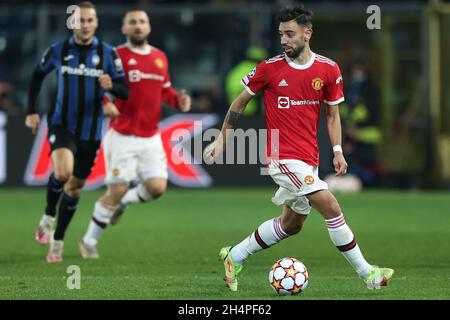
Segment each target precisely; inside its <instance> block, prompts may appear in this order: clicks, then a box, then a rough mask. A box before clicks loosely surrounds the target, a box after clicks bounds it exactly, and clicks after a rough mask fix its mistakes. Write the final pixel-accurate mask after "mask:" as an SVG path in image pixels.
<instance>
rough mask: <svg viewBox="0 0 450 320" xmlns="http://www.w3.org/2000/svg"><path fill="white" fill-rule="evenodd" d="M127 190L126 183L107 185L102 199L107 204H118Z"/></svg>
mask: <svg viewBox="0 0 450 320" xmlns="http://www.w3.org/2000/svg"><path fill="white" fill-rule="evenodd" d="M127 191H128V185H126V184H114V185H109V186H108V189H107V192H106V194H105V196H104V197H103V198H102V199H103V200H102V201H103V202H105V203H107V204H109V205H118V204H119V203H120V200H121V199H122V198H123V196H124V195H125V193H126V192H127Z"/></svg>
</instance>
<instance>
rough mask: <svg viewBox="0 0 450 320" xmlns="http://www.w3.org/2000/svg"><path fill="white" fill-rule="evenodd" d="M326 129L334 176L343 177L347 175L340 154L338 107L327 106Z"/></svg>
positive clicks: (343, 160) (345, 163) (341, 154)
mask: <svg viewBox="0 0 450 320" xmlns="http://www.w3.org/2000/svg"><path fill="white" fill-rule="evenodd" d="M327 129H328V136H329V138H330V142H331V145H332V146H333V152H334V157H333V165H334V171H336V176H340V175H344V174H346V173H347V168H348V165H347V162H346V161H345V159H344V155H343V153H342V147H341V145H342V128H341V118H340V116H339V106H338V105H328V106H327Z"/></svg>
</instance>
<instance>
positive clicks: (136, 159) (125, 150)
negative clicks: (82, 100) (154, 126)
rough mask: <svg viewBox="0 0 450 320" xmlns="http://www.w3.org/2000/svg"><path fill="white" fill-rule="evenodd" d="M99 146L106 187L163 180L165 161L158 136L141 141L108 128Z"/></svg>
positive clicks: (164, 176) (165, 169)
mask: <svg viewBox="0 0 450 320" xmlns="http://www.w3.org/2000/svg"><path fill="white" fill-rule="evenodd" d="M102 143H103V151H104V154H105V166H106V179H105V183H106V184H107V185H109V184H117V183H129V182H130V181H132V180H136V179H139V180H141V181H145V180H148V179H151V178H155V177H160V178H166V179H167V177H168V174H167V158H166V152H165V151H164V147H163V144H162V141H161V134H159V133H158V134H155V135H153V136H151V137H148V138H144V137H137V136H134V135H123V134H120V133H119V132H117V131H115V130H114V129H112V128H110V129H109V130H108V132H107V133H106V134H105V136H104V137H103V141H102Z"/></svg>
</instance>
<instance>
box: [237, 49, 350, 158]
mask: <svg viewBox="0 0 450 320" xmlns="http://www.w3.org/2000/svg"><path fill="white" fill-rule="evenodd" d="M241 83H242V84H243V85H244V87H245V88H246V89H247V91H248V92H249V93H250V94H251V95H255V94H256V93H257V92H258V91H260V90H263V91H264V112H265V116H266V125H267V130H268V141H267V155H268V157H269V158H276V157H278V158H279V159H280V160H282V159H297V160H301V161H304V162H306V163H307V164H309V165H314V166H316V165H318V164H319V149H318V145H317V127H318V123H319V118H320V108H321V105H322V102H325V103H326V104H328V105H331V106H335V107H336V108H337V105H338V104H339V103H340V102H342V101H344V94H343V90H342V89H343V84H342V76H341V71H340V70H339V66H338V65H337V63H336V62H334V61H332V60H330V59H328V58H326V57H324V56H320V55H318V54H315V53H312V55H311V59H310V60H309V62H307V63H306V64H303V65H300V64H297V63H295V62H293V61H292V60H291V59H289V58H288V57H287V56H286V55H285V54H282V55H278V56H275V57H273V58H271V59H269V60H264V61H263V62H261V63H260V64H259V65H258V66H256V67H255V68H254V69H253V70H252V71H251V72H250V73H249V74H248V75H246V76H245V77H244V78H243V79H242V81H241ZM271 129H278V130H279V131H278V143H277V142H276V138H275V137H274V138H273V139H272V136H271V131H270V130H271ZM272 140H273V141H272Z"/></svg>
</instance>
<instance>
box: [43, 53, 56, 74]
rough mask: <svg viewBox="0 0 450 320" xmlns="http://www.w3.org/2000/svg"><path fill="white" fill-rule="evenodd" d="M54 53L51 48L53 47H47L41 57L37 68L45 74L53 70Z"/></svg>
mask: <svg viewBox="0 0 450 320" xmlns="http://www.w3.org/2000/svg"><path fill="white" fill-rule="evenodd" d="M54 51H55V49H54V48H53V46H51V47H48V48H47V50H45V52H44V54H43V55H42V58H41V61H40V62H39V68H40V69H41V71H42V72H44V73H45V74H47V73H49V72H50V71H52V70H53V69H54V68H55V61H54V59H55V58H54V56H55V53H54Z"/></svg>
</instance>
